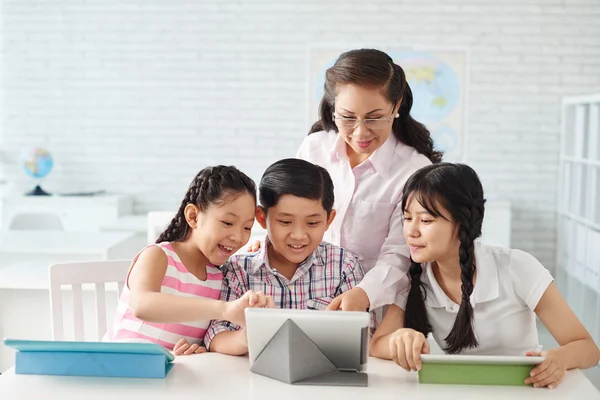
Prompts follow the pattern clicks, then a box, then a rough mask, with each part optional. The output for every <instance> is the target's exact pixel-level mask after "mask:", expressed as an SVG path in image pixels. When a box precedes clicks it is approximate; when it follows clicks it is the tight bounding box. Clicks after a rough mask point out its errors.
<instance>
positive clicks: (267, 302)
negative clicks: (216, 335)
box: [223, 290, 275, 326]
mask: <svg viewBox="0 0 600 400" xmlns="http://www.w3.org/2000/svg"><path fill="white" fill-rule="evenodd" d="M248 307H252V308H275V302H274V301H273V298H272V297H271V296H266V295H265V294H264V293H263V292H254V291H253V290H248V291H247V292H246V293H244V295H243V296H242V297H240V298H239V299H237V300H234V301H231V302H229V303H226V305H225V311H224V312H223V319H224V320H226V321H230V322H233V323H234V324H236V325H240V326H246V316H245V314H244V310H245V309H246V308H248Z"/></svg>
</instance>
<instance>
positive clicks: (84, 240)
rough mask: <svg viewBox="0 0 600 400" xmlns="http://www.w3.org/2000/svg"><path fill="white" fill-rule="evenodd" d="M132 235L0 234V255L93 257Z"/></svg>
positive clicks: (74, 233) (45, 232)
mask: <svg viewBox="0 0 600 400" xmlns="http://www.w3.org/2000/svg"><path fill="white" fill-rule="evenodd" d="M133 235H134V234H133V233H131V232H76V231H27V230H23V231H21V230H15V231H0V253H27V254H30V253H34V254H36V253H38V254H39V253H43V254H65V253H66V254H90V253H92V254H96V253H103V252H105V251H106V250H107V249H109V248H110V247H112V246H115V245H117V244H119V243H121V242H123V241H125V240H127V239H129V238H131V237H132V236H133Z"/></svg>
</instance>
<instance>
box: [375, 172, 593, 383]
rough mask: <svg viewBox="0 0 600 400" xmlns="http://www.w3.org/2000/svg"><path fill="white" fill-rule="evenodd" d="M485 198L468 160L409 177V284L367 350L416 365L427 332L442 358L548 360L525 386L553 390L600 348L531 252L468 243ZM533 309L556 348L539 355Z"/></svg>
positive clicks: (425, 348)
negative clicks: (524, 357)
mask: <svg viewBox="0 0 600 400" xmlns="http://www.w3.org/2000/svg"><path fill="white" fill-rule="evenodd" d="M484 203H485V200H484V198H483V188H482V186H481V182H480V181H479V178H478V177H477V174H476V173H475V171H473V169H472V168H470V167H468V166H466V165H462V164H448V163H441V164H436V165H430V166H427V167H424V168H422V169H421V170H419V171H417V172H416V173H415V174H414V175H412V176H411V177H410V178H409V180H408V182H407V183H406V187H405V188H404V193H403V195H402V201H401V207H402V210H403V213H404V236H405V238H406V241H407V243H408V245H409V248H410V255H411V266H410V269H409V275H410V288H407V289H404V290H402V291H400V292H399V293H398V294H397V296H396V301H395V304H393V305H391V306H390V307H389V309H388V310H387V312H386V314H385V316H384V318H383V321H382V322H381V324H380V325H379V327H378V328H377V331H376V332H375V334H374V336H373V339H372V341H371V345H370V346H371V355H373V356H375V357H379V358H386V359H393V360H394V361H395V362H396V363H398V364H399V365H400V366H401V367H402V368H404V369H406V370H409V371H410V370H419V369H420V368H421V354H424V353H429V344H428V342H427V339H426V336H427V335H428V334H429V333H432V334H433V337H434V339H435V341H436V342H437V344H438V345H439V346H440V347H441V348H442V349H443V350H444V351H445V352H446V353H450V354H482V355H483V354H485V355H521V356H522V355H529V356H534V355H541V356H543V357H546V360H545V361H544V362H542V363H541V364H540V365H539V366H537V367H536V368H534V369H533V370H532V371H531V376H530V377H529V378H528V379H527V380H526V381H525V383H527V384H533V385H534V386H535V387H549V388H553V387H556V386H557V385H558V384H559V383H560V382H561V380H562V377H563V375H564V373H565V371H566V370H567V369H571V368H589V367H592V366H594V365H596V364H598V361H599V360H600V350H599V349H598V347H597V346H596V344H595V343H594V341H593V340H592V338H591V336H590V334H589V333H588V332H587V331H586V329H585V328H584V327H583V325H582V324H581V322H580V321H579V320H578V319H577V317H576V316H575V314H574V313H573V312H572V311H571V309H570V308H569V306H568V305H567V304H566V302H565V301H564V299H563V298H562V297H561V295H560V293H559V292H558V289H557V288H556V285H555V284H554V282H553V279H552V276H551V275H550V273H549V272H548V270H546V269H545V268H544V267H543V266H542V265H541V264H540V263H539V262H538V261H537V260H536V259H535V258H534V257H533V256H531V255H529V254H527V253H525V252H523V251H520V250H511V249H505V248H500V247H493V246H487V245H485V244H482V243H477V242H475V240H476V239H477V238H478V237H479V236H480V235H481V226H482V222H483V215H484ZM536 315H537V316H538V317H539V318H540V320H541V321H542V322H543V323H544V325H545V326H546V328H548V330H549V331H550V333H551V334H552V336H553V337H554V339H555V340H556V341H557V342H558V343H559V345H560V347H558V348H556V349H552V350H546V351H541V346H540V345H539V343H538V335H537V329H536Z"/></svg>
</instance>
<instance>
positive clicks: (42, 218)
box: [8, 212, 65, 231]
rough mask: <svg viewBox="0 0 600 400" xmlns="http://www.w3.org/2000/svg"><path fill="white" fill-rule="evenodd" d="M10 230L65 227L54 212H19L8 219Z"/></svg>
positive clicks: (40, 229)
mask: <svg viewBox="0 0 600 400" xmlns="http://www.w3.org/2000/svg"><path fill="white" fill-rule="evenodd" d="M8 229H10V230H37V231H64V230H65V228H64V226H63V223H62V221H61V219H60V216H59V215H58V214H54V213H43V212H40V213H21V214H17V215H15V216H14V217H13V219H12V220H11V221H10V225H9V226H8Z"/></svg>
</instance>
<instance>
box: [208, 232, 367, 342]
mask: <svg viewBox="0 0 600 400" xmlns="http://www.w3.org/2000/svg"><path fill="white" fill-rule="evenodd" d="M269 245H270V244H269V242H268V239H267V240H265V244H264V246H262V248H261V249H260V251H258V252H257V253H250V254H242V255H235V256H233V257H231V258H230V259H229V261H228V262H227V263H225V264H224V265H223V266H221V271H222V272H223V286H222V289H221V300H225V301H233V300H236V299H238V298H240V297H242V295H243V294H244V293H246V292H247V291H248V290H254V291H255V292H258V291H263V292H264V293H265V294H266V295H268V296H272V297H273V300H274V302H275V307H277V308H299V309H310V310H324V309H325V308H326V307H327V306H328V305H329V303H331V301H332V300H333V299H334V298H335V297H337V296H339V295H340V294H342V293H343V292H346V291H348V290H350V289H352V288H353V287H355V286H356V285H357V284H358V283H359V282H360V281H361V280H362V278H363V276H364V271H363V269H362V267H361V265H360V263H359V261H358V257H356V256H355V255H353V254H352V253H350V252H348V251H347V250H344V249H342V248H341V247H338V246H334V245H332V244H330V243H326V242H322V243H321V244H320V245H319V246H318V247H317V248H316V250H315V251H314V252H313V253H312V254H311V255H310V256H309V257H308V258H307V259H306V260H304V261H303V262H302V263H301V264H300V265H299V266H298V269H297V270H296V272H295V273H294V276H293V277H292V279H289V280H288V279H287V278H286V277H285V276H283V275H281V274H280V273H279V272H277V270H275V269H273V268H271V267H270V266H269V260H268V257H267V251H266V249H267V246H269ZM372 315H373V314H372ZM238 329H240V327H239V326H238V325H236V324H234V323H231V322H229V321H223V320H214V321H212V322H211V324H210V327H209V328H208V331H207V332H206V335H205V336H204V345H205V346H206V348H207V349H209V348H210V342H211V341H212V340H213V338H214V337H215V336H216V335H217V334H218V333H219V332H223V331H227V330H238Z"/></svg>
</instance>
